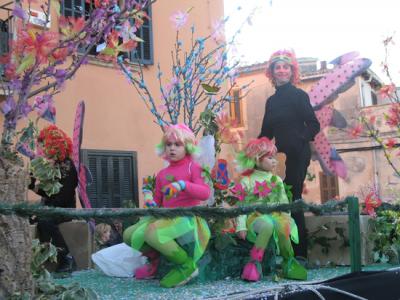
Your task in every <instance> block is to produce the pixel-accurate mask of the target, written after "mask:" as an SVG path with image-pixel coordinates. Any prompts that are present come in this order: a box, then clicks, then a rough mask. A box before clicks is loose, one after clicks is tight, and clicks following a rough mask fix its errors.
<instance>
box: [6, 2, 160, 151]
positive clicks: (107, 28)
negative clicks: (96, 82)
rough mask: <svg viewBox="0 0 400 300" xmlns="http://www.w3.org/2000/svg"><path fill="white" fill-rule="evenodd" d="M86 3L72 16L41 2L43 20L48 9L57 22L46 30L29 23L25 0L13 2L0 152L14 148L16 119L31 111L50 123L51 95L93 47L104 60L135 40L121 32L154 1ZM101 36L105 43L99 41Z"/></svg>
mask: <svg viewBox="0 0 400 300" xmlns="http://www.w3.org/2000/svg"><path fill="white" fill-rule="evenodd" d="M86 2H88V1H86ZM91 2H92V1H89V3H90V4H91V6H92V7H93V10H92V11H91V12H90V13H88V14H87V13H85V15H84V16H82V17H80V18H74V17H63V16H60V4H59V2H58V1H52V0H48V1H46V2H45V3H44V4H43V5H41V9H42V10H43V13H44V14H45V16H46V20H45V24H48V23H49V22H50V13H51V15H52V20H54V19H57V20H58V24H59V26H58V27H59V28H58V30H56V31H52V30H51V29H47V28H43V29H40V30H38V29H37V28H34V27H33V25H32V24H30V18H31V16H32V15H34V13H32V11H31V5H30V3H31V1H30V0H24V1H14V8H13V17H14V18H15V26H14V30H15V32H14V36H15V38H14V39H13V40H12V41H11V45H10V49H11V50H10V53H9V54H7V55H6V56H5V57H3V58H2V63H3V64H4V74H3V75H4V76H2V77H1V78H0V88H1V89H2V90H3V92H4V94H5V95H8V96H7V97H6V100H5V101H4V103H3V105H2V113H3V114H4V124H3V134H2V139H1V146H0V152H1V154H2V155H7V154H8V153H11V152H14V149H13V148H12V145H13V144H14V143H15V137H16V127H17V123H18V122H20V121H21V120H23V119H25V118H27V116H28V114H30V113H31V112H34V111H35V112H36V113H37V114H38V116H39V117H41V118H44V119H46V120H48V121H50V122H54V121H55V108H54V100H53V96H54V95H55V94H57V93H59V92H60V91H61V89H62V87H63V86H64V84H65V82H66V81H67V80H69V79H72V78H73V76H74V75H75V74H76V72H77V70H78V69H79V68H80V67H81V66H82V65H83V64H86V63H87V62H88V55H89V53H90V51H91V50H92V49H93V48H94V47H96V45H97V50H98V52H100V53H99V54H100V55H99V57H101V58H103V59H105V60H106V61H110V62H112V61H114V60H115V58H116V55H117V54H118V53H119V52H121V51H130V50H132V49H133V48H135V47H136V45H137V42H138V41H139V39H138V38H137V37H136V36H135V35H134V34H133V35H129V36H127V35H126V34H125V33H126V31H127V30H128V31H132V30H136V29H137V28H138V27H140V26H141V24H142V23H143V19H144V18H147V16H146V14H145V13H144V12H143V9H144V8H145V6H146V5H148V4H149V3H150V2H154V0H153V1H150V0H149V1H147V0H143V1H135V0H126V1H123V2H122V6H119V1H117V0H109V1H97V0H96V1H94V3H91ZM23 7H27V9H24V8H23ZM53 12H56V13H53ZM54 17H55V18H54ZM132 21H133V22H132ZM50 28H51V26H50ZM120 37H121V38H120ZM119 38H120V39H119ZM102 40H104V41H105V42H104V43H103V44H100V43H101V41H102ZM99 44H100V45H99ZM16 144H18V142H17V143H16ZM8 156H9V155H8Z"/></svg>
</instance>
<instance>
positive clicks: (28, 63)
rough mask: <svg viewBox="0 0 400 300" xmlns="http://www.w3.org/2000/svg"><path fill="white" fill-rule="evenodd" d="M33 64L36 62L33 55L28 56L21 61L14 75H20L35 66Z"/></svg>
mask: <svg viewBox="0 0 400 300" xmlns="http://www.w3.org/2000/svg"><path fill="white" fill-rule="evenodd" d="M35 62H36V59H35V56H34V55H33V54H28V55H27V56H25V57H24V58H23V59H22V61H21V63H20V65H19V66H18V68H17V70H16V71H15V73H17V74H18V75H19V74H21V73H22V72H24V71H25V70H27V69H29V68H30V67H32V66H33V65H34V64H35Z"/></svg>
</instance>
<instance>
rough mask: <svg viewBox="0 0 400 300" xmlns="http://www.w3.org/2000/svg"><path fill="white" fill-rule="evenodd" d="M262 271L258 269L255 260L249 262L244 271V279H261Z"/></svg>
mask: <svg viewBox="0 0 400 300" xmlns="http://www.w3.org/2000/svg"><path fill="white" fill-rule="evenodd" d="M260 277H261V275H260V273H259V272H258V270H257V266H256V264H255V263H254V262H252V261H251V262H248V263H247V264H246V265H245V266H244V268H243V272H242V279H244V280H247V281H259V280H260Z"/></svg>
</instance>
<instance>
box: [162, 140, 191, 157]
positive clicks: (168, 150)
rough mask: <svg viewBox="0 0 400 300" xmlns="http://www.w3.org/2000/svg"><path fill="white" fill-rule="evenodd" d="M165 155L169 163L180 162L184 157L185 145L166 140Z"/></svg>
mask: <svg viewBox="0 0 400 300" xmlns="http://www.w3.org/2000/svg"><path fill="white" fill-rule="evenodd" d="M165 154H166V157H167V159H168V160H169V161H180V160H181V159H182V158H184V157H185V155H186V150H185V145H184V144H183V143H182V142H180V141H177V140H168V141H167V142H166V143H165Z"/></svg>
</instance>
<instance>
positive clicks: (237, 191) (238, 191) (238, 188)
mask: <svg viewBox="0 0 400 300" xmlns="http://www.w3.org/2000/svg"><path fill="white" fill-rule="evenodd" d="M230 191H231V192H232V194H233V195H234V196H235V197H237V198H238V199H239V201H243V200H244V198H245V197H246V191H245V190H244V188H243V186H242V185H241V184H240V183H237V184H235V186H234V187H233V188H231V190H230Z"/></svg>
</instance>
